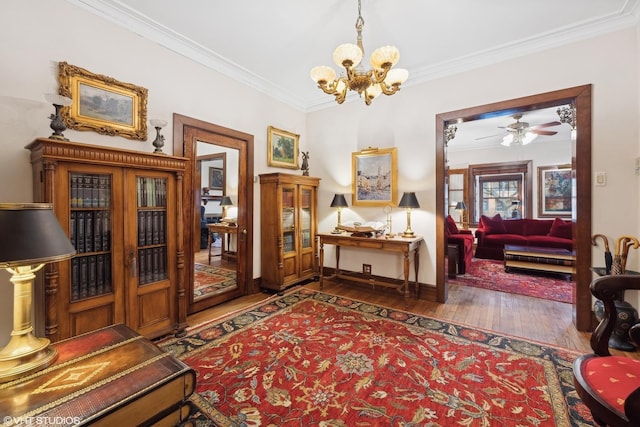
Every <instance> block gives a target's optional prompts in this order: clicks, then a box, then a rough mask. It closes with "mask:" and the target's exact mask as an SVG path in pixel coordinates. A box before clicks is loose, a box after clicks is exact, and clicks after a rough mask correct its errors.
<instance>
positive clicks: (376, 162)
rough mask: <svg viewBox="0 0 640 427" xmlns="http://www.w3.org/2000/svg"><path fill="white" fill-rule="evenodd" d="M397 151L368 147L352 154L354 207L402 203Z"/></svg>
mask: <svg viewBox="0 0 640 427" xmlns="http://www.w3.org/2000/svg"><path fill="white" fill-rule="evenodd" d="M397 152H398V151H397V148H384V149H378V148H367V149H365V150H362V151H358V152H355V153H352V154H351V169H352V171H353V177H352V196H351V197H352V201H351V204H352V205H353V206H386V205H388V204H389V203H391V204H393V205H395V204H397V202H398V155H397Z"/></svg>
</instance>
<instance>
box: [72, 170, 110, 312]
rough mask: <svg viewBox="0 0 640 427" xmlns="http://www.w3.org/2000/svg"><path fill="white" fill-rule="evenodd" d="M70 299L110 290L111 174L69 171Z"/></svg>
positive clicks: (105, 292)
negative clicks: (71, 256)
mask: <svg viewBox="0 0 640 427" xmlns="http://www.w3.org/2000/svg"><path fill="white" fill-rule="evenodd" d="M69 183H70V187H71V188H70V189H69V190H70V194H71V197H70V215H69V237H70V240H71V243H72V244H73V246H74V247H75V248H76V255H75V256H74V257H73V258H72V259H71V295H70V296H71V301H79V300H83V299H87V298H93V297H96V296H101V295H106V294H110V293H111V292H112V291H113V287H112V280H111V271H112V270H111V254H112V252H111V235H112V232H111V207H110V204H111V191H112V177H111V175H103V174H90V173H71V174H70V180H69Z"/></svg>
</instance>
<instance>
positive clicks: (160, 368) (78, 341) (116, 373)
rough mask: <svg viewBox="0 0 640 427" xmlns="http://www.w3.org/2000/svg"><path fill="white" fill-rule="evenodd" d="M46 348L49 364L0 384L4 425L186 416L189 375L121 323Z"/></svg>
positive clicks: (122, 422)
mask: <svg viewBox="0 0 640 427" xmlns="http://www.w3.org/2000/svg"><path fill="white" fill-rule="evenodd" d="M53 347H54V348H55V349H56V350H57V352H58V358H57V360H56V361H55V362H54V364H53V365H51V366H50V367H48V368H47V369H44V370H42V371H39V372H36V373H34V374H32V375H30V376H27V377H24V378H20V379H18V380H14V381H11V382H8V383H4V384H0V419H1V420H2V422H3V424H2V425H3V426H11V425H20V424H22V425H25V424H33V425H56V426H64V425H87V424H91V425H105V426H128V425H140V424H151V423H153V424H154V425H176V424H178V423H180V422H181V421H182V420H184V418H185V417H187V416H188V412H189V405H188V404H187V398H188V397H189V396H190V395H191V394H192V393H193V390H194V387H195V372H194V371H193V370H192V369H191V368H189V367H188V366H187V365H185V364H184V363H182V362H181V361H179V360H178V359H176V358H175V357H173V356H171V355H170V354H167V353H164V352H163V351H161V350H160V349H159V348H158V347H157V346H156V345H155V344H153V343H152V342H151V341H149V340H148V339H146V338H144V337H142V336H141V335H138V334H137V333H136V332H134V331H133V330H131V329H130V328H128V327H127V326H124V325H122V324H118V325H114V326H109V327H107V328H104V329H99V330H97V331H94V332H90V333H88V334H84V335H80V336H77V337H74V338H70V339H67V340H63V341H59V342H57V343H55V344H53Z"/></svg>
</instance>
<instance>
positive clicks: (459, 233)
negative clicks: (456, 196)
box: [444, 215, 474, 274]
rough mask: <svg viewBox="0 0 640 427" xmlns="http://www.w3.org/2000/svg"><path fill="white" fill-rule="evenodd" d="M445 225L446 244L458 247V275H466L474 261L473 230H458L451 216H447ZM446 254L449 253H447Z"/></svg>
mask: <svg viewBox="0 0 640 427" xmlns="http://www.w3.org/2000/svg"><path fill="white" fill-rule="evenodd" d="M445 223H446V226H445V232H444V234H445V243H446V244H447V245H456V246H457V247H458V264H457V266H458V271H457V274H465V273H466V272H467V268H469V267H470V266H471V260H472V259H473V241H474V237H473V233H472V232H471V230H460V229H458V225H457V224H456V222H455V221H454V219H453V218H452V217H451V215H448V216H447V219H446V221H445ZM445 253H447V252H446V251H445Z"/></svg>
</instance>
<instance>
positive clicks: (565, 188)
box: [538, 165, 573, 218]
mask: <svg viewBox="0 0 640 427" xmlns="http://www.w3.org/2000/svg"><path fill="white" fill-rule="evenodd" d="M572 201H573V172H572V170H571V165H558V166H539V167H538V217H540V218H555V217H565V218H570V217H571V210H572Z"/></svg>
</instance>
